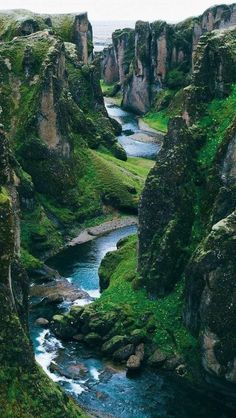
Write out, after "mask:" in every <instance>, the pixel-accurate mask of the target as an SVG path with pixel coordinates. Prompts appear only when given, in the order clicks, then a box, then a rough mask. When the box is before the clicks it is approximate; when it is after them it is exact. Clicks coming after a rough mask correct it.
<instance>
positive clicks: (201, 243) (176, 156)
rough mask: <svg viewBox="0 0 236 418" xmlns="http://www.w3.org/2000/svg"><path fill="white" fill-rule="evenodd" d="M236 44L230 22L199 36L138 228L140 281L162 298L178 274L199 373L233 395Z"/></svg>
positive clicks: (143, 201)
mask: <svg viewBox="0 0 236 418" xmlns="http://www.w3.org/2000/svg"><path fill="white" fill-rule="evenodd" d="M235 50H236V30H235V29H231V30H219V31H214V32H211V33H209V34H205V35H204V36H202V37H201V40H200V42H199V43H198V47H197V48H196V50H195V58H194V62H195V66H194V70H193V77H192V84H190V85H189V86H188V87H186V88H185V89H184V97H185V105H184V111H183V115H182V117H177V118H174V119H173V120H172V121H171V122H170V124H169V129H168V134H167V136H166V137H165V139H164V145H163V148H162V150H161V152H160V154H159V155H158V157H157V163H156V165H155V167H154V168H153V169H152V170H151V172H150V174H149V176H148V179H147V182H146V186H145V189H144V192H143V195H142V199H141V204H140V228H139V272H140V275H141V283H142V286H144V287H145V288H146V289H147V290H148V292H149V293H150V295H151V296H152V297H165V296H166V295H168V294H170V292H173V289H174V288H175V285H176V283H178V282H180V281H184V283H185V307H184V323H185V325H186V327H187V328H188V329H189V330H190V331H191V332H192V333H193V335H195V336H196V337H197V338H199V341H200V344H201V359H202V365H203V368H204V371H205V374H206V380H207V381H208V382H210V383H211V384H212V385H213V386H214V387H215V388H216V389H217V390H219V391H221V392H222V393H226V394H228V395H230V396H234V395H233V394H234V393H235V392H234V391H235V384H236V378H235V376H236V374H235V372H236V369H235V364H236V363H235V359H236V352H235V326H234V319H233V318H235V314H236V312H235V309H236V294H235V280H236V264H235V259H236V258H235V255H236V253H235V250H236V248H235V242H234V241H235V232H236V229H235V228H236V223H235V220H236V218H235V204H236V195H235V181H236V177H235V166H236V163H235V134H236V124H235V112H234V105H232V107H231V106H230V107H228V108H227V103H228V102H229V101H230V100H232V101H234V98H235V96H234V94H235V93H234V84H235V83H236V76H235V74H236V72H235V64H236V61H235ZM231 70H232V71H231ZM217 106H218V107H217ZM219 106H220V107H219ZM226 109H227V110H226ZM212 112H213V113H212ZM222 112H226V113H225V115H227V120H226V123H225V125H224V128H223V129H222V121H221V117H222V116H221V113H222ZM207 118H212V119H210V120H209V119H207ZM224 118H226V116H225V117H224ZM223 120H224V122H225V119H223Z"/></svg>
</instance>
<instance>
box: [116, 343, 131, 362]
mask: <svg viewBox="0 0 236 418" xmlns="http://www.w3.org/2000/svg"><path fill="white" fill-rule="evenodd" d="M132 354H134V344H127V345H126V346H125V347H121V348H120V349H119V350H116V351H115V352H114V354H113V358H114V360H116V361H124V360H127V359H128V358H129V357H130V356H131V355H132Z"/></svg>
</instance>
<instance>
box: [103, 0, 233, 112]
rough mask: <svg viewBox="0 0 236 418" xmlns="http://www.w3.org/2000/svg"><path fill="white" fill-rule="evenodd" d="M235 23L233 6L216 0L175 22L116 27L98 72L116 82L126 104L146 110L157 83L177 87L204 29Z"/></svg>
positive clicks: (160, 86) (183, 79)
mask: <svg viewBox="0 0 236 418" xmlns="http://www.w3.org/2000/svg"><path fill="white" fill-rule="evenodd" d="M235 24H236V6H235V4H232V5H219V6H214V7H211V8H209V9H207V10H206V11H205V12H204V13H203V14H202V15H201V16H199V17H196V18H189V19H187V20H185V21H183V22H181V23H178V24H174V25H173V24H168V23H166V22H164V21H155V22H153V23H148V22H141V21H140V22H137V23H136V26H135V29H134V30H132V29H124V30H117V31H116V32H114V33H113V45H112V46H110V47H109V48H108V49H106V50H105V51H104V55H103V58H102V74H103V78H104V80H105V81H106V82H107V83H113V82H119V85H120V87H121V89H122V96H123V100H122V104H123V107H124V108H127V109H130V110H132V111H133V112H135V113H138V114H144V113H146V112H147V111H148V110H149V109H150V107H151V104H152V103H153V101H154V100H155V96H156V94H157V93H158V92H159V90H160V89H163V88H166V87H170V88H174V89H176V88H177V89H178V88H180V87H184V86H186V85H187V84H188V83H189V74H190V73H191V70H192V63H193V61H194V59H195V52H196V48H197V45H198V42H199V40H200V38H201V36H202V35H204V34H205V33H208V32H211V31H212V30H215V29H226V28H229V27H234V26H235Z"/></svg>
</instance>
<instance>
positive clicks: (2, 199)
mask: <svg viewBox="0 0 236 418" xmlns="http://www.w3.org/2000/svg"><path fill="white" fill-rule="evenodd" d="M0 172H1V177H0V181H1V183H0V187H1V194H0V270H1V292H0V302H1V303H0V306H1V308H0V309H1V355H0V363H1V365H3V364H11V365H12V367H15V366H17V365H18V364H21V365H22V366H23V367H26V368H29V369H30V368H32V366H33V353H32V351H31V346H30V343H29V341H28V340H27V338H26V335H27V328H28V325H27V322H28V321H27V320H28V318H27V308H28V298H27V291H28V283H27V276H26V274H25V272H24V271H23V270H22V268H21V266H20V264H19V261H18V260H17V257H19V252H20V248H19V213H18V198H17V194H16V190H15V187H14V185H13V173H12V171H11V168H10V164H9V150H8V146H7V141H6V138H5V135H4V132H3V131H2V129H1V130H0Z"/></svg>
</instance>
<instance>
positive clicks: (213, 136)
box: [198, 85, 236, 167]
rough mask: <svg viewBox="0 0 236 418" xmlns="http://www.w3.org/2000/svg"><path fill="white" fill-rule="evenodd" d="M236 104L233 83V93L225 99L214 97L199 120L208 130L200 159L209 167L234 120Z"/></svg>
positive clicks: (206, 130)
mask: <svg viewBox="0 0 236 418" xmlns="http://www.w3.org/2000/svg"><path fill="white" fill-rule="evenodd" d="M235 106H236V85H232V87H231V93H230V95H229V96H228V97H226V98H224V99H214V100H213V101H212V102H211V103H210V104H209V105H208V106H207V109H206V111H205V115H204V116H203V117H202V118H201V119H200V120H199V122H198V126H200V127H201V128H202V129H204V131H205V132H206V135H207V139H206V142H205V144H204V146H203V147H202V148H201V150H200V151H199V154H198V160H199V162H200V164H201V165H202V166H203V167H209V166H210V165H211V164H212V163H213V161H214V158H215V156H216V153H217V151H218V149H219V147H220V145H221V144H222V142H223V140H224V137H225V132H226V130H227V129H228V128H229V127H230V125H231V123H232V122H233V119H234V115H235Z"/></svg>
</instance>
